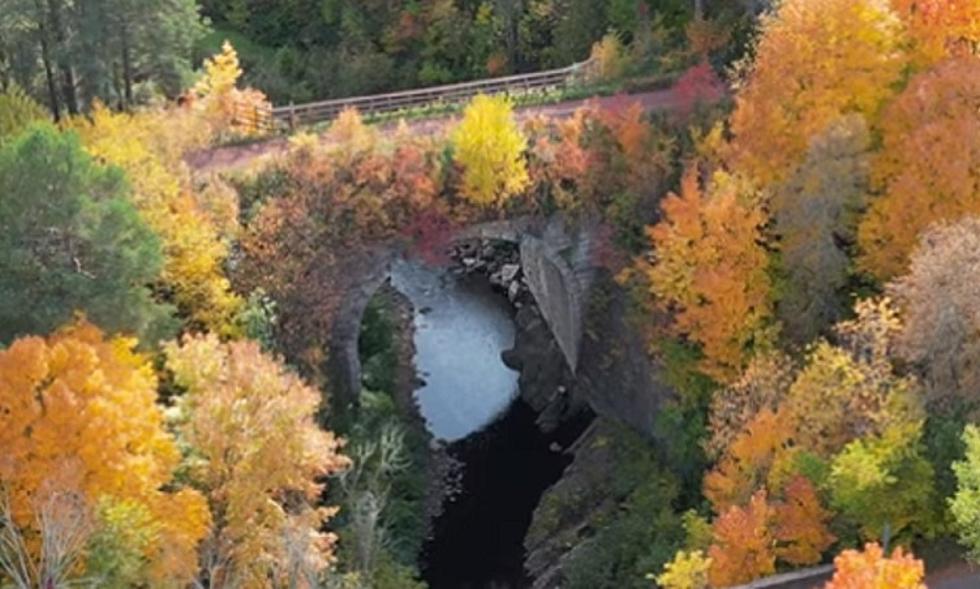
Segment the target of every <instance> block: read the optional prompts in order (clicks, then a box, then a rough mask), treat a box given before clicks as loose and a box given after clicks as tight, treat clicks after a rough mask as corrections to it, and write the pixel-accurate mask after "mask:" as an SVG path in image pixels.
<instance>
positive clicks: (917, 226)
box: [858, 58, 980, 279]
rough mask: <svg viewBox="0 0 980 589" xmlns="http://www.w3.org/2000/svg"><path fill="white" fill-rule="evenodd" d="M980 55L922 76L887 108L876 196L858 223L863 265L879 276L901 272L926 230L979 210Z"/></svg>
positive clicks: (874, 177) (875, 177)
mask: <svg viewBox="0 0 980 589" xmlns="http://www.w3.org/2000/svg"><path fill="white" fill-rule="evenodd" d="M978 105H980V60H977V59H975V58H961V59H957V60H952V61H947V62H944V63H942V64H940V65H938V66H936V67H935V68H933V69H932V70H929V71H927V72H925V73H921V74H919V75H917V76H916V77H914V78H913V79H912V81H911V82H909V85H908V88H906V90H905V91H904V92H903V93H902V94H901V96H899V97H898V98H897V99H896V100H895V102H894V103H893V104H891V105H890V106H889V107H888V109H887V110H886V112H885V114H884V116H883V117H882V122H881V134H882V148H881V152H880V154H879V155H878V157H877V158H876V160H875V163H874V169H873V173H872V182H873V184H874V187H875V189H876V190H877V191H878V192H879V193H880V196H879V197H878V198H877V199H875V200H874V201H873V202H872V204H871V208H870V210H869V211H868V213H867V215H866V216H865V217H864V219H863V220H862V221H861V224H860V227H859V228H858V241H859V244H860V246H861V249H862V250H863V255H862V258H861V259H860V265H861V267H862V268H863V269H864V270H867V271H868V272H871V273H872V274H874V275H875V276H877V277H878V278H880V279H888V278H891V277H893V276H897V275H899V274H902V273H903V272H904V270H905V269H906V268H907V265H908V256H909V254H910V253H911V252H912V250H913V248H914V247H915V245H916V242H917V239H918V236H919V233H920V232H922V230H924V229H925V228H926V227H928V226H929V225H930V224H932V223H934V222H936V221H950V222H952V221H956V220H958V219H959V218H960V217H963V216H965V215H967V214H973V213H978V212H980V117H978V116H977V108H978Z"/></svg>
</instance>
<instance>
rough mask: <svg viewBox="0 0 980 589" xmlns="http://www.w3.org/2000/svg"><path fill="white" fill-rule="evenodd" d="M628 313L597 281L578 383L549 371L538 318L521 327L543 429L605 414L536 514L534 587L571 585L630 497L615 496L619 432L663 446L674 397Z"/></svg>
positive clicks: (525, 388)
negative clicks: (664, 412)
mask: <svg viewBox="0 0 980 589" xmlns="http://www.w3.org/2000/svg"><path fill="white" fill-rule="evenodd" d="M628 307H629V305H628V303H627V294H626V293H625V292H623V291H622V289H620V288H619V287H618V286H617V285H616V284H614V283H613V282H612V281H611V280H608V279H601V278H600V279H598V280H597V281H596V283H595V284H594V286H593V289H592V291H591V292H590V304H589V306H588V308H587V311H586V313H585V319H584V323H583V326H584V329H583V332H584V334H585V335H584V336H583V338H582V344H581V348H580V361H579V366H578V370H577V374H576V375H575V376H574V377H572V376H571V375H570V374H567V373H563V374H561V375H560V376H558V375H556V374H555V372H556V371H555V370H554V369H553V368H549V367H553V362H554V359H553V356H552V359H551V360H550V361H549V360H547V359H545V358H544V357H542V356H543V355H545V354H547V353H548V350H549V347H548V343H547V337H546V335H547V334H546V333H545V334H542V333H541V329H540V326H538V324H537V322H535V320H534V319H531V320H529V321H519V323H518V325H519V332H518V346H517V349H518V350H519V351H522V354H521V356H522V357H523V362H524V364H523V366H522V368H523V370H522V373H521V391H522V395H524V396H525V398H527V397H529V396H535V397H538V398H539V399H540V401H539V402H540V403H541V406H542V407H543V409H542V412H541V414H540V417H539V423H545V424H550V423H552V422H553V421H554V420H560V419H562V418H563V416H565V415H568V414H569V413H570V412H572V411H574V410H575V408H577V407H578V406H580V405H587V406H588V407H590V408H591V409H592V411H594V412H595V413H596V415H597V416H598V419H596V421H595V422H594V424H593V425H592V427H590V428H589V429H588V430H587V431H586V432H585V433H584V434H583V435H582V436H581V437H580V438H579V440H578V441H577V442H576V443H575V444H574V445H573V446H571V447H570V448H569V449H568V450H567V451H568V452H569V453H570V454H572V455H573V457H574V458H573V462H572V464H571V465H570V466H569V467H568V468H567V469H566V470H565V472H564V474H563V475H562V478H561V480H560V481H559V482H558V483H557V484H555V485H554V486H552V487H551V488H550V489H548V490H547V491H545V493H544V495H543V496H542V498H541V501H540V502H539V504H538V507H537V509H536V510H535V512H534V516H533V518H532V522H531V526H530V529H529V531H528V534H527V537H526V538H525V542H524V546H525V549H526V551H527V559H526V561H525V566H526V568H527V570H528V572H529V573H530V575H531V576H532V577H533V578H534V585H533V587H534V589H553V588H554V589H557V588H559V587H565V586H567V584H568V583H567V579H566V574H567V571H568V566H569V565H570V564H571V563H572V562H573V561H574V560H575V559H576V553H577V552H580V551H581V550H582V549H583V546H584V544H585V543H586V542H587V541H588V540H589V538H591V537H592V535H593V533H594V532H595V530H596V528H597V527H598V525H599V524H598V523H597V522H602V521H607V520H608V519H609V518H610V517H611V516H612V514H614V513H615V512H616V511H617V509H619V501H620V500H621V499H622V497H617V496H615V494H614V493H613V492H612V491H611V490H610V486H609V483H610V481H611V480H613V478H614V474H615V472H614V470H615V469H616V468H617V466H616V464H617V462H616V460H614V456H612V454H611V453H612V449H611V446H609V445H608V444H607V443H605V440H608V439H610V438H611V437H613V434H612V431H613V430H614V429H616V428H621V427H623V426H626V427H627V428H629V429H630V430H632V431H633V432H636V433H637V434H639V436H640V437H641V438H643V439H646V440H647V441H648V442H651V443H657V442H658V441H660V440H658V435H657V430H656V427H655V424H656V418H657V414H658V412H659V410H660V407H661V406H662V404H663V403H664V402H665V401H666V400H667V399H668V398H669V397H670V396H671V395H672V391H671V389H670V388H669V387H668V386H667V384H666V383H665V382H663V381H662V380H661V378H660V377H659V375H660V374H661V373H662V371H661V370H660V367H659V366H657V365H656V363H655V362H653V361H652V360H651V359H650V356H649V354H648V353H647V344H646V342H645V340H644V338H643V337H642V334H641V333H640V331H639V330H638V329H637V328H636V327H635V326H633V325H631V324H630V319H629V313H628ZM525 339H526V340H527V341H523V340H525ZM552 346H554V344H552ZM525 349H526V351H523V350H525ZM551 353H552V355H553V353H554V352H551ZM554 383H559V384H557V385H556V384H554ZM556 387H562V390H563V391H564V392H563V394H562V395H555V394H552V395H551V396H548V395H547V394H546V393H547V392H548V391H552V390H555V389H556ZM651 451H652V450H651ZM665 501H669V498H666V497H665Z"/></svg>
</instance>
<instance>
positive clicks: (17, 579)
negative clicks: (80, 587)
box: [0, 489, 92, 589]
mask: <svg viewBox="0 0 980 589" xmlns="http://www.w3.org/2000/svg"><path fill="white" fill-rule="evenodd" d="M45 495H46V496H45V497H44V498H43V500H42V501H36V502H35V503H36V505H35V512H36V515H35V531H36V535H37V537H36V538H32V540H34V541H33V542H32V544H33V545H34V547H35V548H36V549H35V550H33V551H32V549H31V547H30V546H29V545H28V541H27V540H26V539H25V533H24V532H25V531H24V530H22V529H21V526H20V524H19V523H18V522H16V521H14V519H13V514H12V512H11V507H10V501H9V500H8V498H7V496H6V493H5V492H4V490H3V489H0V573H3V575H5V576H6V578H7V579H8V580H10V581H12V582H13V584H14V587H16V588H17V589H31V588H32V587H70V586H71V585H72V584H73V583H72V582H73V581H74V580H75V579H74V577H76V576H77V575H78V573H79V571H80V570H81V568H82V567H81V565H82V560H83V555H84V553H85V548H86V546H85V543H86V542H87V541H88V539H89V536H90V535H91V533H92V521H91V519H92V518H91V517H90V514H89V509H88V506H87V505H86V501H85V498H84V497H83V496H82V495H81V494H79V493H77V492H75V491H51V492H48V493H46V494H45ZM37 503H39V505H37ZM28 533H29V532H28ZM3 575H0V578H3Z"/></svg>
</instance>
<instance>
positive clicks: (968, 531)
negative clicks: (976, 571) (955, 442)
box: [947, 424, 980, 561]
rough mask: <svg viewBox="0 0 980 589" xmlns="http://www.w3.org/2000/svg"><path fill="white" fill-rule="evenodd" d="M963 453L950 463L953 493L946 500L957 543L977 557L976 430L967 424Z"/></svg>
mask: <svg viewBox="0 0 980 589" xmlns="http://www.w3.org/2000/svg"><path fill="white" fill-rule="evenodd" d="M963 442H964V443H965V444H966V454H965V456H964V457H963V460H961V461H958V462H954V463H953V472H954V473H955V474H956V494H955V495H954V496H953V497H951V498H949V499H947V501H948V502H949V510H950V512H951V513H952V514H953V520H954V522H955V526H956V531H957V533H958V534H959V537H960V542H961V543H962V544H963V545H964V546H966V547H967V549H968V550H969V551H970V558H971V559H973V560H974V561H977V560H980V429H978V428H977V426H975V425H972V424H970V425H967V426H966V428H965V429H964V430H963Z"/></svg>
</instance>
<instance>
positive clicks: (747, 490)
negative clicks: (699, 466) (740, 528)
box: [704, 409, 793, 513]
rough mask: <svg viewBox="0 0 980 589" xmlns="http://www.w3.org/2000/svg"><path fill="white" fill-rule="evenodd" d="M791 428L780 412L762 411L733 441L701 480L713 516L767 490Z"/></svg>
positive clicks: (782, 457)
mask: <svg viewBox="0 0 980 589" xmlns="http://www.w3.org/2000/svg"><path fill="white" fill-rule="evenodd" d="M792 425H793V424H792V423H791V422H790V421H789V420H788V419H787V417H786V414H785V413H784V412H779V413H774V412H773V411H771V410H769V409H763V410H762V411H760V412H759V414H758V415H756V417H755V418H754V419H753V420H752V421H751V422H749V424H748V426H747V427H746V428H745V431H743V432H742V433H741V434H739V436H738V437H736V438H735V440H734V441H733V442H732V445H731V446H730V447H729V448H728V450H727V452H726V453H725V455H724V457H723V458H722V460H721V461H720V462H719V463H718V466H717V467H716V468H715V469H714V470H712V471H711V472H709V473H708V474H707V475H705V477H704V494H705V496H706V497H707V498H708V500H709V501H711V504H712V506H714V508H715V511H716V512H717V513H724V512H725V511H726V510H728V509H730V508H731V507H733V506H737V505H743V504H745V502H747V501H748V500H749V498H750V497H751V496H752V494H753V493H755V492H756V490H758V489H759V488H762V487H766V486H767V484H768V479H769V474H770V471H771V470H772V468H773V466H774V465H775V464H776V462H777V461H779V460H782V459H784V458H785V456H787V452H788V451H789V443H790V440H791V436H792V435H793V429H792Z"/></svg>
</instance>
